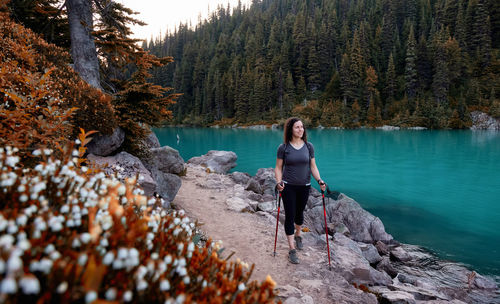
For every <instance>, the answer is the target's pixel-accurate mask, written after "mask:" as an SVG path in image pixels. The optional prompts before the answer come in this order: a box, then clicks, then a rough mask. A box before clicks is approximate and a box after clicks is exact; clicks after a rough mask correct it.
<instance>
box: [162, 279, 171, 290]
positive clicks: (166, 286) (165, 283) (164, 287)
mask: <svg viewBox="0 0 500 304" xmlns="http://www.w3.org/2000/svg"><path fill="white" fill-rule="evenodd" d="M160 290H161V291H167V290H170V282H169V281H168V280H166V279H163V280H161V282H160Z"/></svg>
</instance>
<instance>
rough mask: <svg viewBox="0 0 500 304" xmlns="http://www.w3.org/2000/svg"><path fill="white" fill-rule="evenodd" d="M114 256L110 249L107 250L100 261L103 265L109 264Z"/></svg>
mask: <svg viewBox="0 0 500 304" xmlns="http://www.w3.org/2000/svg"><path fill="white" fill-rule="evenodd" d="M114 258H115V255H114V253H113V252H112V251H108V253H106V255H105V256H104V258H103V259H102V263H103V264H104V265H110V264H111V263H113V260H114Z"/></svg>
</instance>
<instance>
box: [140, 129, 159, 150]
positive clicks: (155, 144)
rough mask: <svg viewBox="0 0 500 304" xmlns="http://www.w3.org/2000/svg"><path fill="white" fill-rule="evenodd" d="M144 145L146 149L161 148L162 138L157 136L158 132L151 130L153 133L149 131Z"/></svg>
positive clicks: (143, 142)
mask: <svg viewBox="0 0 500 304" xmlns="http://www.w3.org/2000/svg"><path fill="white" fill-rule="evenodd" d="M142 145H143V147H144V148H145V149H146V150H149V149H153V148H159V147H160V146H161V145H160V140H159V139H158V137H156V134H155V133H154V132H153V131H151V133H149V135H148V136H147V137H146V138H145V139H144V140H143V141H142Z"/></svg>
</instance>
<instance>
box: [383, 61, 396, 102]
mask: <svg viewBox="0 0 500 304" xmlns="http://www.w3.org/2000/svg"><path fill="white" fill-rule="evenodd" d="M385 86H386V96H387V102H388V103H389V104H391V103H392V102H393V101H394V98H395V96H396V67H395V66H394V58H393V56H392V53H391V54H390V55H389V60H388V64H387V75H386V78H385Z"/></svg>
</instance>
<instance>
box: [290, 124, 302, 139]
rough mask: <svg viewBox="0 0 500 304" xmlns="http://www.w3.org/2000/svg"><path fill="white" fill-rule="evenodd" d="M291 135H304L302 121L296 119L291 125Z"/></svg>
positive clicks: (299, 136) (300, 136)
mask: <svg viewBox="0 0 500 304" xmlns="http://www.w3.org/2000/svg"><path fill="white" fill-rule="evenodd" d="M292 136H293V137H298V138H302V136H304V125H303V124H302V121H300V120H297V121H296V122H295V123H294V124H293V127H292Z"/></svg>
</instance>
